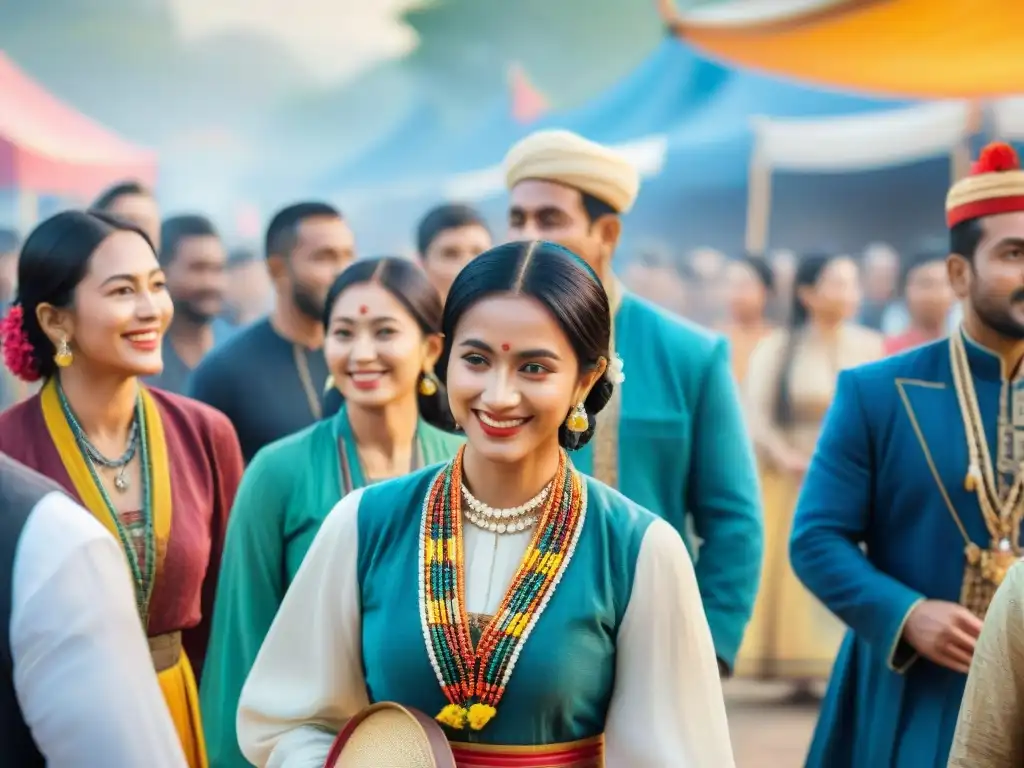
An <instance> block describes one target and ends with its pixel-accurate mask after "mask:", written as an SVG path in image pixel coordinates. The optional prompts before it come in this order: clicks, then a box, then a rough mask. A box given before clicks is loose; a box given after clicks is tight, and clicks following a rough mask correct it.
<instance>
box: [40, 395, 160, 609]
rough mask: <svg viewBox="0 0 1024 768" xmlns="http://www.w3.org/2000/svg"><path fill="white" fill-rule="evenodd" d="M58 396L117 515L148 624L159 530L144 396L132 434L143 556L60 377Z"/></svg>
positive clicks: (109, 506)
mask: <svg viewBox="0 0 1024 768" xmlns="http://www.w3.org/2000/svg"><path fill="white" fill-rule="evenodd" d="M57 397H58V399H59V400H60V407H61V410H62V411H63V412H64V418H65V419H67V422H68V426H69V427H71V432H72V434H73V435H74V436H75V442H76V443H77V444H78V449H79V450H80V451H81V452H82V457H83V458H84V459H85V463H86V465H87V466H88V467H89V474H90V475H91V476H92V480H93V482H94V483H95V484H96V488H98V489H99V492H100V495H101V496H102V497H103V503H104V504H105V505H106V507H107V512H108V513H109V514H110V517H111V518H112V519H113V521H114V525H115V526H116V528H117V535H118V538H120V540H121V547H122V548H123V549H124V553H125V557H126V558H127V559H128V565H129V567H130V568H131V572H132V579H133V581H134V582H135V603H136V606H137V607H138V609H139V617H140V618H141V619H142V626H143V627H146V626H147V625H148V622H149V603H150V599H151V598H152V596H153V585H154V583H155V576H156V560H157V558H156V534H155V531H154V528H153V503H152V501H153V498H152V497H153V494H152V492H151V489H152V487H153V482H152V476H151V474H150V471H151V468H150V462H149V444H148V440H147V438H148V434H147V430H146V416H145V409H144V408H143V407H142V397H141V396H139V397H138V398H136V401H135V422H134V425H133V427H132V429H133V430H137V432H134V431H133V433H132V434H134V435H135V439H136V440H137V441H138V450H139V454H140V455H139V458H140V460H141V470H142V515H141V516H142V529H143V530H142V550H143V551H142V553H141V555H142V556H141V558H140V556H139V555H140V553H139V548H138V547H137V546H136V544H135V542H134V537H133V534H132V532H131V531H130V530H129V528H128V526H126V525H125V523H124V521H123V520H122V519H121V515H120V514H119V513H118V511H117V507H116V506H115V505H114V502H113V501H112V500H111V498H110V494H108V493H107V489H106V488H105V487H104V486H103V482H102V481H101V480H100V476H99V473H98V472H97V471H96V461H95V460H94V458H93V456H94V454H97V453H98V451H96V449H95V447H93V445H92V444H91V443H90V442H89V438H88V437H86V434H85V430H84V429H83V428H82V425H81V424H79V423H78V419H77V418H76V417H75V413H74V411H72V410H71V404H70V403H69V402H68V399H67V397H66V396H65V395H64V389H63V388H62V387H61V386H60V382H59V381H58V382H57ZM133 455H134V451H133ZM140 560H141V561H140Z"/></svg>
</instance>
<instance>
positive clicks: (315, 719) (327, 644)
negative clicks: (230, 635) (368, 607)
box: [237, 491, 370, 768]
mask: <svg viewBox="0 0 1024 768" xmlns="http://www.w3.org/2000/svg"><path fill="white" fill-rule="evenodd" d="M361 496H362V492H361V491H355V492H353V493H350V494H349V495H348V496H346V497H345V498H344V499H342V500H341V501H340V502H338V504H337V505H336V506H335V507H334V509H333V510H332V511H331V513H330V514H329V515H328V516H327V519H326V520H325V521H324V523H323V525H322V526H321V528H320V531H319V533H318V534H317V536H316V539H315V540H314V541H313V545H312V546H311V547H310V549H309V552H308V553H307V554H306V557H305V559H304V560H303V562H302V565H301V566H300V567H299V571H298V573H296V574H295V579H294V580H293V581H292V583H291V586H290V587H289V588H288V592H287V593H286V594H285V597H284V600H283V601H282V603H281V608H280V610H279V611H278V613H277V617H276V618H275V619H274V623H273V624H272V625H271V627H270V632H269V633H268V634H267V637H266V639H265V640H264V641H263V646H262V648H261V649H260V652H259V654H258V655H257V656H256V662H255V664H253V668H252V670H251V671H250V672H249V677H248V679H247V680H246V682H245V686H244V687H243V688H242V696H241V700H240V703H239V707H238V723H237V726H238V743H239V746H240V747H241V750H242V754H244V755H245V757H246V758H247V759H248V760H249V762H251V763H252V764H253V765H255V766H257V768H321V766H323V764H324V761H325V760H326V759H327V754H328V752H329V751H330V748H331V744H332V743H333V741H334V738H335V736H336V735H337V733H338V731H340V730H341V728H342V727H343V726H344V724H345V722H346V720H348V719H349V718H350V717H352V716H353V715H355V714H356V713H358V712H359V711H360V710H362V709H364V708H365V707H367V706H369V703H370V702H369V698H368V696H367V692H366V681H365V679H364V676H363V662H362V615H361V607H360V603H359V580H358V572H357V571H358V552H359V541H358V533H359V526H358V522H359V499H360V498H361Z"/></svg>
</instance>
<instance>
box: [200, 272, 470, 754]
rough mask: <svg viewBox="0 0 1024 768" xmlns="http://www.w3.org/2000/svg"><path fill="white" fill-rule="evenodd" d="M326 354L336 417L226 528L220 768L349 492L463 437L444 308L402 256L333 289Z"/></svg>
mask: <svg viewBox="0 0 1024 768" xmlns="http://www.w3.org/2000/svg"><path fill="white" fill-rule="evenodd" d="M325 307H326V309H325V313H324V326H325V329H326V334H327V335H326V341H325V344H324V353H325V355H326V358H327V364H328V366H329V367H330V370H331V375H332V377H333V379H334V382H335V386H337V388H338V389H339V390H340V391H341V393H342V395H344V398H345V405H344V407H343V408H342V409H341V410H340V411H339V412H338V413H337V414H336V415H334V416H332V417H330V418H328V419H325V420H323V421H320V422H318V423H316V424H314V425H313V426H311V427H309V428H307V429H304V430H302V431H301V432H298V433H296V434H294V435H290V436H289V437H286V438H283V439H282V440H279V441H278V442H276V443H272V444H271V445H268V446H267V447H265V448H264V449H263V450H261V451H260V452H259V453H258V454H257V455H256V456H255V458H254V459H253V461H252V463H251V464H250V465H249V467H248V469H247V470H246V472H245V476H244V477H243V479H242V484H241V486H240V488H239V490H238V495H237V497H236V499H235V504H234V507H233V508H232V511H231V519H230V523H229V525H228V533H227V540H226V542H225V546H224V558H223V563H222V566H221V573H220V582H219V586H218V590H217V600H216V604H215V607H214V616H213V630H212V635H211V638H210V648H209V651H208V653H207V658H206V666H205V669H204V674H203V679H202V684H201V705H202V713H203V724H204V726H205V729H206V738H207V750H208V753H209V758H210V765H211V767H212V768H235V766H238V768H244V767H245V766H248V765H249V764H248V762H247V761H246V760H245V758H244V757H243V756H242V754H241V752H240V751H239V748H238V742H237V738H236V735H235V713H236V710H237V708H238V698H239V695H240V694H241V690H242V685H243V683H244V682H245V678H246V676H247V675H248V673H249V669H250V668H251V667H252V664H253V662H254V661H255V659H256V654H257V652H258V651H259V649H260V645H261V644H262V642H263V638H264V636H265V635H266V633H267V631H268V630H269V628H270V625H271V622H272V621H273V619H274V616H275V614H276V613H277V609H278V606H279V605H280V604H281V600H282V599H283V598H284V594H285V591H286V590H287V588H288V585H289V584H290V583H291V580H292V578H293V577H294V576H295V573H296V571H298V568H299V566H300V565H301V564H302V560H303V557H304V556H305V554H306V550H307V549H308V548H309V545H310V544H311V543H312V542H313V538H314V537H315V536H316V533H317V531H318V530H319V528H320V524H321V522H322V521H323V519H324V517H325V516H326V515H327V513H328V512H330V511H331V508H332V507H334V505H335V504H336V503H337V502H338V501H339V500H340V499H341V498H342V497H343V496H345V495H346V494H348V493H350V492H351V491H353V490H355V489H357V488H362V487H364V486H366V485H370V484H372V483H374V482H377V481H379V480H384V479H388V478H392V477H398V476H400V475H405V474H407V473H409V472H411V471H415V470H417V469H420V468H422V467H425V466H429V465H430V464H434V463H438V462H443V461H447V460H448V459H450V458H451V457H452V456H453V455H454V454H455V452H456V450H457V449H458V447H459V445H460V444H461V442H462V439H461V438H460V437H457V436H456V435H453V434H449V433H447V432H444V431H441V430H439V429H437V428H435V427H433V426H431V425H430V424H428V423H427V419H425V418H423V417H424V416H429V421H430V422H431V423H433V424H444V423H450V424H451V425H452V427H454V424H453V423H452V422H451V417H450V415H449V414H448V410H447V409H448V403H447V395H446V393H445V391H444V389H443V387H442V386H441V383H440V382H439V381H438V379H437V377H436V376H435V375H434V364H435V363H436V361H437V359H438V357H439V356H440V354H441V349H442V345H443V342H442V337H441V333H440V329H441V315H442V304H441V299H440V297H439V296H438V294H437V292H436V291H435V290H434V288H433V287H432V286H431V284H430V283H429V282H428V281H427V278H426V277H425V276H424V274H423V273H422V272H421V271H420V270H419V269H418V268H417V267H416V266H415V265H414V264H413V263H411V262H408V261H405V260H404V259H398V258H382V259H372V260H366V261H359V262H356V263H355V264H353V265H352V266H350V267H349V268H348V269H346V270H345V271H344V272H343V273H342V274H341V275H340V276H339V277H338V279H337V280H336V281H335V283H334V285H333V286H332V287H331V290H330V292H329V293H328V296H327V301H326V303H325Z"/></svg>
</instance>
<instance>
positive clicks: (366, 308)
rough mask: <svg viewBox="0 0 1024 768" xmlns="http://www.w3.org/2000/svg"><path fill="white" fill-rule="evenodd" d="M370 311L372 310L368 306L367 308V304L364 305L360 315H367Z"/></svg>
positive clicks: (361, 307)
mask: <svg viewBox="0 0 1024 768" xmlns="http://www.w3.org/2000/svg"><path fill="white" fill-rule="evenodd" d="M369 311H370V308H369V307H368V306H366V305H365V304H363V305H361V306H360V307H359V314H360V315H365V314H366V313H367V312H369Z"/></svg>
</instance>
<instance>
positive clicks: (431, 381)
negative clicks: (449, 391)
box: [420, 371, 437, 397]
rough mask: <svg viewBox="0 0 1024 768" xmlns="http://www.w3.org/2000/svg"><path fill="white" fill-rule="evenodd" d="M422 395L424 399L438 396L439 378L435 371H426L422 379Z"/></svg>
mask: <svg viewBox="0 0 1024 768" xmlns="http://www.w3.org/2000/svg"><path fill="white" fill-rule="evenodd" d="M420 394H421V395H423V396H424V397H433V396H434V395H436V394H437V377H436V376H435V375H434V372H433V371H424V372H423V377H422V378H421V379H420Z"/></svg>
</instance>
